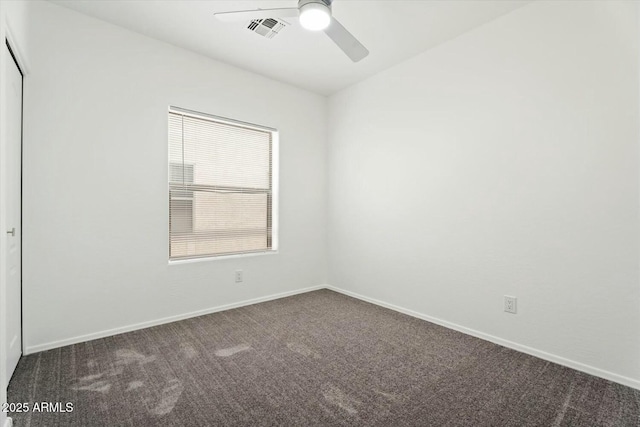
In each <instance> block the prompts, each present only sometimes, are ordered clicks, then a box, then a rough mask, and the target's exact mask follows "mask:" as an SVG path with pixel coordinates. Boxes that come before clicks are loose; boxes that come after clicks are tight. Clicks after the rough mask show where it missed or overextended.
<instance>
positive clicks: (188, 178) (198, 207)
mask: <svg viewBox="0 0 640 427" xmlns="http://www.w3.org/2000/svg"><path fill="white" fill-rule="evenodd" d="M276 148H277V132H276V131H275V130H273V129H269V128H264V127H261V126H257V125H251V124H248V123H242V122H236V121H233V120H229V119H222V118H219V117H214V116H209V115H206V114H202V113H195V112H191V111H187V110H182V109H178V108H174V107H172V108H170V109H169V258H170V259H187V258H199V257H210V256H219V255H231V254H244V253H254V252H266V251H271V250H275V249H276V248H277V243H276V242H277V236H276V233H275V227H274V219H275V212H277V209H276V208H277V203H276V202H277V200H276V197H275V192H274V188H276V187H277V186H274V177H275V176H277V174H275V173H274V165H275V162H274V159H275V156H274V152H275V149H276Z"/></svg>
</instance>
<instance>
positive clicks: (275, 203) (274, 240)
mask: <svg viewBox="0 0 640 427" xmlns="http://www.w3.org/2000/svg"><path fill="white" fill-rule="evenodd" d="M170 113H174V114H180V115H184V116H190V117H193V118H197V119H202V120H209V121H214V122H217V123H221V124H226V125H230V126H238V127H243V128H247V129H253V130H257V131H261V132H268V133H270V134H271V196H270V197H268V202H267V203H268V206H269V205H270V207H271V233H270V235H269V234H268V235H267V242H269V241H270V242H271V247H270V248H269V249H266V250H256V251H245V252H234V253H221V254H217V255H216V254H205V255H190V256H183V257H173V258H172V257H171V220H170V214H171V181H170V178H171V162H170V161H169V157H170V153H169V150H170V149H171V148H170V145H169V144H167V156H168V158H167V162H166V167H167V173H166V178H167V180H166V182H167V194H166V199H165V200H166V201H167V225H168V226H167V228H166V229H167V243H168V245H167V250H168V253H167V259H168V262H169V264H170V265H171V264H185V263H193V262H201V261H213V260H220V259H229V258H240V257H249V256H257V255H272V254H277V253H278V250H279V239H278V236H279V214H278V207H279V172H280V167H279V166H280V165H279V158H280V155H279V154H280V150H279V146H280V143H279V142H280V141H279V139H280V138H279V131H278V130H277V129H275V128H272V127H269V126H264V125H259V124H255V123H249V122H244V121H240V120H235V119H230V118H227V117H221V116H216V115H213V114H207V113H202V112H198V111H193V110H187V109H184V108H180V107H175V106H169V108H168V111H167V115H166V120H167V134H166V138H165V140H166V141H169V114H170ZM194 215H195V213H194ZM194 221H195V218H194Z"/></svg>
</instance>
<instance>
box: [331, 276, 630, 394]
mask: <svg viewBox="0 0 640 427" xmlns="http://www.w3.org/2000/svg"><path fill="white" fill-rule="evenodd" d="M326 288H327V289H330V290H332V291H336V292H339V293H341V294H344V295H347V296H350V297H353V298H357V299H359V300H362V301H366V302H369V303H371V304H375V305H379V306H381V307H385V308H388V309H391V310H394V311H397V312H400V313H404V314H406V315H409V316H412V317H417V318H418V319H422V320H426V321H427V322H431V323H435V324H437V325H440V326H444V327H445V328H449V329H453V330H456V331H458V332H462V333H464V334H467V335H471V336H474V337H476V338H480V339H483V340H485V341H490V342H492V343H494V344H498V345H501V346H503V347H507V348H511V349H513V350H517V351H519V352H522V353H526V354H529V355H531V356H535V357H538V358H540V359H544V360H547V361H549V362H553V363H557V364H558V365H563V366H566V367H568V368H572V369H575V370H577V371H581V372H585V373H587V374H590V375H594V376H596V377H600V378H604V379H606V380H609V381H613V382H616V383H619V384H622V385H626V386H628V387H632V388H635V389H638V390H640V381H638V380H634V379H633V378H629V377H625V376H623V375H618V374H615V373H613V372H609V371H605V370H603V369H600V368H596V367H594V366H590V365H585V364H584V363H580V362H576V361H574V360H570V359H566V358H564V357H561V356H557V355H555V354H551V353H547V352H545V351H542V350H538V349H535V348H532V347H528V346H526V345H522V344H518V343H515V342H513V341H509V340H505V339H502V338H499V337H496V336H493V335H490V334H485V333H484V332H480V331H476V330H475V329H471V328H467V327H464V326H460V325H457V324H455V323H451V322H447V321H446V320H442V319H438V318H436V317H431V316H428V315H426V314H422V313H418V312H417V311H413V310H409V309H407V308H403V307H399V306H397V305H394V304H389V303H386V302H384V301H380V300H377V299H375V298H369V297H366V296H364V295H360V294H357V293H355V292H351V291H347V290H344V289H340V288H337V287H335V286H330V285H328V286H326Z"/></svg>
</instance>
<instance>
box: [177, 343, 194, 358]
mask: <svg viewBox="0 0 640 427" xmlns="http://www.w3.org/2000/svg"><path fill="white" fill-rule="evenodd" d="M180 351H181V352H182V355H183V356H184V357H186V358H187V359H193V358H195V357H198V350H196V349H195V348H194V347H193V346H192V345H191V344H187V343H182V344H180Z"/></svg>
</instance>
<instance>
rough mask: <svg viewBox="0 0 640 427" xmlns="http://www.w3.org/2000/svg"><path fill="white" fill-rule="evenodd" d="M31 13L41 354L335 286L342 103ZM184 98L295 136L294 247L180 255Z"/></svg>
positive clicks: (27, 221) (286, 198) (34, 325)
mask: <svg viewBox="0 0 640 427" xmlns="http://www.w3.org/2000/svg"><path fill="white" fill-rule="evenodd" d="M29 13H30V15H29V19H30V21H29V24H30V25H29V34H28V35H29V38H30V60H31V68H32V70H31V74H30V75H29V78H28V81H27V82H26V83H25V85H26V88H25V108H26V109H25V135H24V305H25V311H24V327H25V331H26V346H27V351H28V352H31V351H35V350H39V349H43V348H47V347H51V346H58V345H61V344H64V343H68V342H72V341H74V340H76V339H77V338H78V337H82V336H84V335H87V334H89V335H90V334H100V333H101V332H104V331H109V330H112V329H114V328H123V327H127V326H129V325H135V324H138V323H141V322H148V321H154V320H157V319H162V318H166V317H168V316H174V315H182V314H185V313H190V312H193V311H198V310H204V309H208V308H211V307H218V306H221V305H224V304H230V303H236V302H239V301H244V300H247V299H252V298H257V297H262V296H268V295H272V294H276V293H281V292H287V291H294V290H298V289H300V288H305V287H309V286H316V285H321V284H323V283H326V277H325V275H326V270H327V269H326V262H325V253H326V237H325V236H326V197H325V190H326V178H325V169H326V168H325V129H326V127H325V126H326V98H324V97H321V96H319V95H315V94H311V93H309V92H305V91H302V90H300V89H296V88H293V87H291V86H287V85H284V84H281V83H277V82H275V81H272V80H269V79H266V78H263V77H260V76H258V75H255V74H252V73H249V72H245V71H242V70H240V69H237V68H233V67H231V66H227V65H224V64H221V63H219V62H215V61H212V60H210V59H206V58H204V57H202V56H199V55H196V54H193V53H190V52H187V51H185V50H182V49H179V48H176V47H173V46H170V45H167V44H164V43H161V42H158V41H154V40H152V39H149V38H146V37H144V36H141V35H137V34H135V33H132V32H130V31H127V30H124V29H121V28H119V27H116V26H112V25H110V24H107V23H104V22H102V21H99V20H96V19H93V18H89V17H86V16H84V15H81V14H79V13H76V12H73V11H70V10H67V9H65V8H62V7H59V6H56V5H53V4H50V3H46V2H45V3H42V2H36V3H30V11H29ZM169 105H173V106H178V107H182V108H187V109H191V110H196V111H202V112H205V113H210V114H215V115H219V116H224V117H230V118H233V119H237V120H242V121H247V122H252V123H258V124H262V125H266V126H270V127H274V128H277V129H278V130H279V131H280V236H279V237H280V238H279V241H280V245H279V246H280V251H279V253H278V254H276V255H263V256H253V257H245V258H239V259H227V260H215V261H208V262H197V263H189V264H183V265H171V266H169V265H168V263H167V257H168V193H167V153H168V146H167V107H168V106H169ZM236 269H242V270H244V283H243V284H240V285H238V284H235V283H234V271H235V270H236Z"/></svg>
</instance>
